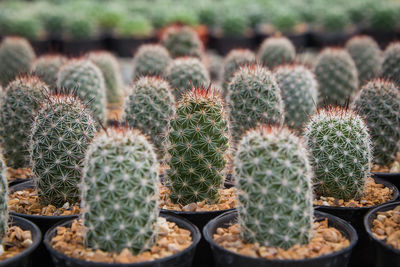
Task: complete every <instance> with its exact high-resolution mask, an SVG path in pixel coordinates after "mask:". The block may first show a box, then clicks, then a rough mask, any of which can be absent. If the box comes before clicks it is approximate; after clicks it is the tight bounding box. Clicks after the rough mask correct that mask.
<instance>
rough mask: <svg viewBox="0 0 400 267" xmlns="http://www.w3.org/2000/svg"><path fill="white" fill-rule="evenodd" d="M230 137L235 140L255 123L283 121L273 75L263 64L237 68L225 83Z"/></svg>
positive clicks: (279, 98) (280, 100)
mask: <svg viewBox="0 0 400 267" xmlns="http://www.w3.org/2000/svg"><path fill="white" fill-rule="evenodd" d="M227 104H228V105H229V107H230V118H231V122H232V126H233V128H232V130H233V136H234V138H235V140H236V141H238V139H239V137H240V136H241V135H242V134H243V133H244V132H245V131H246V130H248V129H251V128H254V127H255V126H256V125H257V124H258V123H260V122H265V123H272V124H275V123H282V122H283V116H284V106H283V101H282V97H281V90H280V89H279V86H278V84H277V82H276V80H275V77H274V75H273V74H272V73H271V72H270V71H268V70H267V69H266V68H265V67H262V66H259V65H252V66H246V67H242V68H240V69H239V70H238V71H237V72H236V74H235V76H234V77H233V78H232V80H231V82H230V83H229V85H228V95H227Z"/></svg>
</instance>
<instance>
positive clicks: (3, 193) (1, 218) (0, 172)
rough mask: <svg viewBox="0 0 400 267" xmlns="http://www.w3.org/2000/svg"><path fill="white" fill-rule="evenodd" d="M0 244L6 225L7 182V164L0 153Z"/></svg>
mask: <svg viewBox="0 0 400 267" xmlns="http://www.w3.org/2000/svg"><path fill="white" fill-rule="evenodd" d="M0 176H1V177H0V244H2V243H3V240H4V237H5V236H6V233H7V225H8V185H7V184H8V182H7V166H6V164H5V161H4V159H3V156H1V155H0Z"/></svg>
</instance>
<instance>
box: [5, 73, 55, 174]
mask: <svg viewBox="0 0 400 267" xmlns="http://www.w3.org/2000/svg"><path fill="white" fill-rule="evenodd" d="M45 91H48V88H47V87H46V85H45V84H44V83H43V82H41V81H40V80H39V79H38V78H37V77H23V78H18V79H16V80H15V81H13V82H11V83H10V84H9V85H8V86H7V88H6V89H5V92H4V96H3V97H2V103H1V111H0V114H1V115H0V136H1V138H0V139H1V142H2V144H1V146H2V148H3V150H4V151H3V153H4V159H5V161H6V164H7V166H9V167H12V168H14V169H18V168H24V167H29V151H28V143H29V131H30V129H31V124H32V122H33V120H34V118H35V116H36V113H37V111H38V110H39V108H40V102H41V101H42V99H43V98H44V95H45Z"/></svg>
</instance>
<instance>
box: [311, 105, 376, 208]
mask: <svg viewBox="0 0 400 267" xmlns="http://www.w3.org/2000/svg"><path fill="white" fill-rule="evenodd" d="M305 137H306V139H307V143H308V147H309V149H310V151H311V164H312V165H313V167H314V173H315V182H314V184H315V190H316V193H317V194H319V195H322V196H328V197H335V198H338V199H344V200H349V199H353V198H358V197H359V196H360V195H361V194H362V192H363V189H364V184H365V179H366V178H367V176H368V175H369V172H370V165H371V159H372V151H371V141H370V136H369V133H368V129H367V126H366V125H365V123H364V121H363V120H362V118H361V117H360V116H359V115H358V114H356V113H354V112H353V111H350V110H345V109H342V108H339V107H329V108H327V109H322V110H319V111H318V113H317V114H315V115H314V116H312V117H311V119H310V121H309V122H308V124H307V127H306V129H305Z"/></svg>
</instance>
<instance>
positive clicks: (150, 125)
mask: <svg viewBox="0 0 400 267" xmlns="http://www.w3.org/2000/svg"><path fill="white" fill-rule="evenodd" d="M124 105H125V107H124V112H123V115H122V120H123V121H126V122H127V123H128V124H129V126H131V127H133V128H137V129H140V130H141V131H142V132H143V133H145V134H146V135H148V136H149V137H150V139H151V141H152V143H153V144H154V145H155V148H156V149H157V152H158V153H157V154H159V156H161V152H162V143H163V141H164V138H165V137H164V136H165V132H166V130H167V126H168V120H169V118H170V117H172V116H173V114H174V107H175V99H174V96H173V95H172V93H171V89H170V87H169V84H168V82H166V81H165V80H162V79H161V78H158V77H142V78H140V79H139V80H137V81H136V82H135V83H134V84H133V86H132V89H131V93H130V95H129V96H128V98H127V99H126V101H125V104H124Z"/></svg>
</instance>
